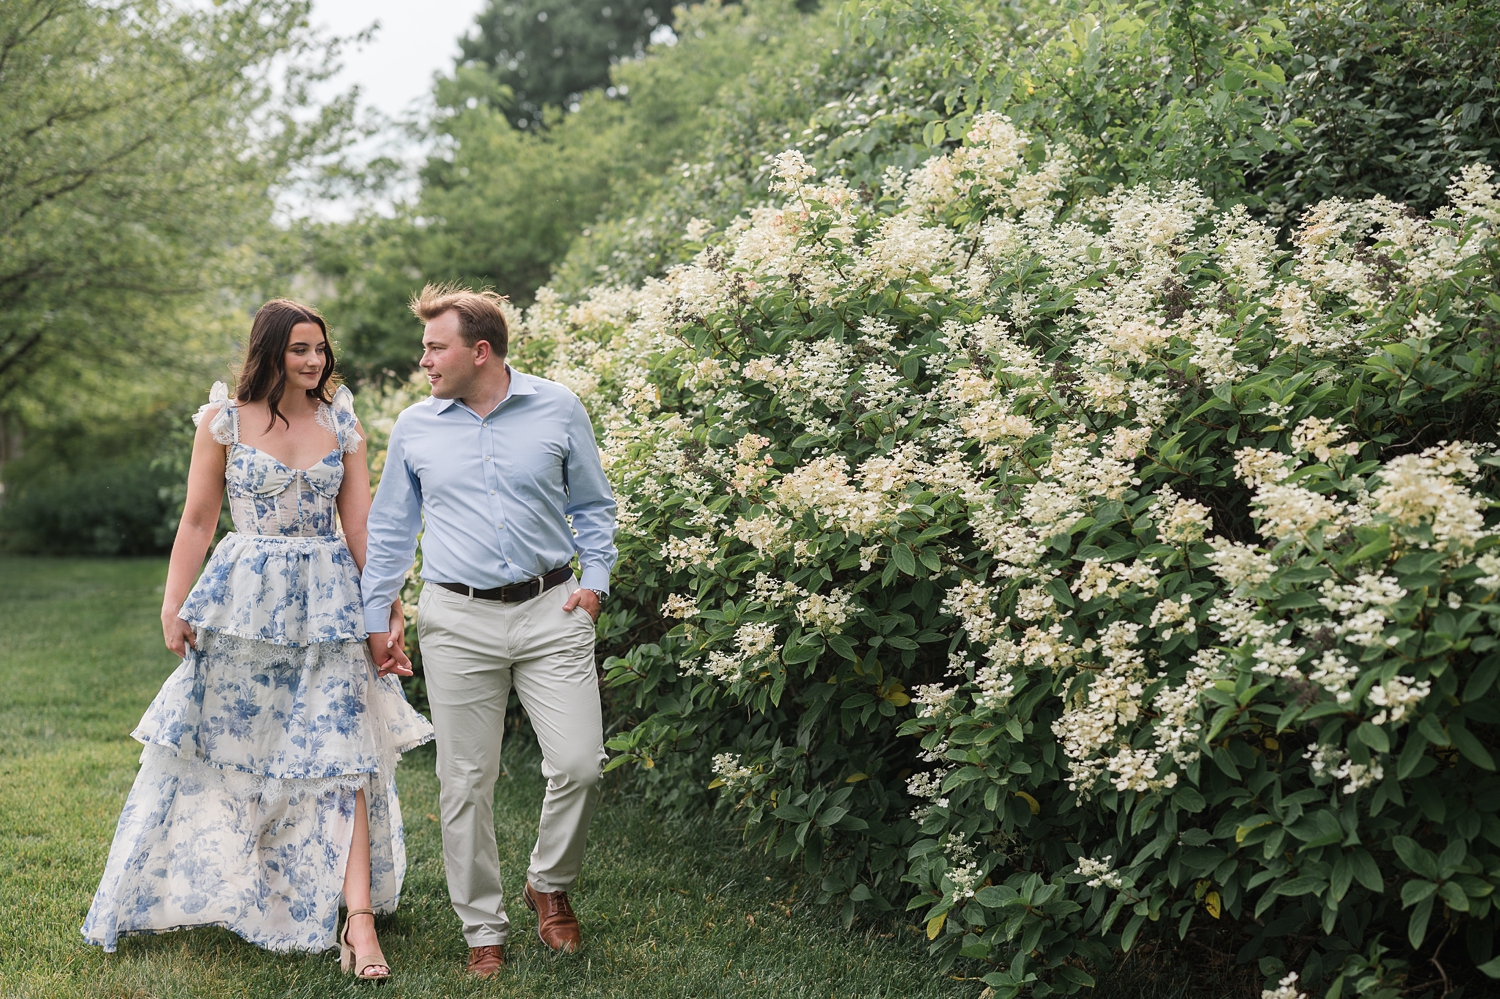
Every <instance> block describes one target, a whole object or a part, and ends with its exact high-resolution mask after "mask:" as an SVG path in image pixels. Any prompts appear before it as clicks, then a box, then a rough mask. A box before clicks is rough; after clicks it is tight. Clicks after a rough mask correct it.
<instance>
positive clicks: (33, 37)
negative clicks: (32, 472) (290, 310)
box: [0, 0, 352, 409]
mask: <svg viewBox="0 0 1500 999" xmlns="http://www.w3.org/2000/svg"><path fill="white" fill-rule="evenodd" d="M309 6H310V4H309V2H308V0H224V2H221V3H218V4H216V5H215V6H214V7H212V8H209V9H197V8H186V9H184V8H179V7H177V6H175V5H172V4H169V3H166V2H160V0H114V2H110V3H88V2H85V0H16V2H11V3H6V4H4V5H0V406H5V407H6V408H8V409H14V408H15V407H16V406H18V405H20V404H21V403H22V402H23V401H24V397H26V396H28V395H29V396H36V397H39V396H41V395H42V394H43V392H44V391H45V382H46V380H47V378H46V376H47V375H48V374H49V373H52V372H55V369H71V370H72V371H73V372H75V373H76V372H77V371H78V370H80V369H81V368H84V367H93V368H105V369H107V368H109V367H110V366H111V365H112V364H120V365H129V364H131V363H140V362H141V361H142V359H143V358H144V359H146V360H147V361H148V362H149V363H166V364H170V363H171V362H172V360H173V352H172V351H170V350H158V349H157V348H159V347H161V346H164V345H166V344H168V343H170V342H174V340H175V342H177V343H178V344H179V345H180V344H181V343H182V342H183V341H184V339H185V336H186V334H188V333H189V332H190V331H189V329H187V328H185V327H188V325H189V324H188V323H186V322H183V321H182V317H181V311H180V310H183V309H190V308H191V307H192V306H190V304H189V303H194V304H198V303H201V302H202V301H203V300H204V299H205V298H206V297H208V296H209V293H211V292H222V291H224V290H226V289H233V288H235V287H237V286H238V287H243V286H244V284H245V278H246V277H247V276H249V275H251V274H253V273H254V271H255V270H256V269H257V268H259V267H260V266H262V260H260V259H257V257H256V255H255V253H254V252H253V251H252V250H251V244H252V243H253V240H254V239H255V237H257V236H258V235H261V234H264V233H265V232H266V231H267V228H268V225H269V222H270V219H271V215H272V211H273V207H274V203H273V194H274V192H275V189H276V187H277V185H279V184H281V183H284V182H286V181H287V180H288V179H289V178H290V177H291V176H293V174H294V173H295V172H296V171H298V170H299V169H301V168H303V167H305V166H307V165H309V164H311V163H313V162H314V161H315V160H316V158H317V157H318V156H320V155H321V154H323V153H325V152H326V151H328V150H331V149H334V148H336V147H337V146H338V145H339V143H340V142H341V141H342V138H343V136H344V134H345V129H346V126H347V125H348V123H349V120H350V109H351V106H352V95H351V96H350V97H347V98H345V99H342V100H339V101H336V102H334V103H333V104H331V105H329V106H326V107H323V108H315V107H314V104H313V101H312V97H311V95H310V93H309V87H310V85H311V84H312V83H314V82H316V81H318V80H321V79H325V78H326V77H327V76H328V75H329V72H330V71H331V69H332V68H333V65H334V64H333V61H332V60H333V59H334V57H335V56H336V52H337V46H336V44H330V43H328V42H326V41H324V40H322V39H320V38H319V36H317V35H316V34H315V33H314V32H313V31H312V30H311V29H310V27H309V25H308V19H307V14H308V10H309ZM277 67H282V68H281V69H278V68H277ZM309 112H311V113H309Z"/></svg>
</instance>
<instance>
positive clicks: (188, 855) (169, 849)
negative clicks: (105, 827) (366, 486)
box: [83, 384, 432, 951]
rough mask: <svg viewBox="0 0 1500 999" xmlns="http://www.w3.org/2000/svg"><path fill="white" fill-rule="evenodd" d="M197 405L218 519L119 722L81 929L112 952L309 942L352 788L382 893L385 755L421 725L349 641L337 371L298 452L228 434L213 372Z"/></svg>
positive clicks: (326, 893) (308, 946)
mask: <svg viewBox="0 0 1500 999" xmlns="http://www.w3.org/2000/svg"><path fill="white" fill-rule="evenodd" d="M205 416H207V417H209V418H210V419H211V420H212V422H211V423H210V428H211V430H212V431H213V434H214V437H215V439H216V440H218V441H219V442H220V443H223V444H226V445H227V446H228V449H229V450H228V459H227V461H228V466H227V468H226V471H225V485H226V488H227V491H228V494H229V507H230V512H231V513H232V514H233V516H234V526H235V531H234V533H232V534H229V535H228V536H226V537H225V538H224V540H223V541H222V542H220V543H219V545H218V547H217V548H216V549H215V550H214V553H213V556H212V557H211V558H210V559H209V561H208V565H207V566H206V567H205V568H204V570H203V574H202V576H201V577H200V578H199V579H198V583H197V585H196V586H194V587H193V590H192V592H191V593H190V594H189V595H188V598H187V600H186V601H185V602H184V603H183V605H182V610H181V611H180V612H179V614H180V616H181V617H182V618H183V619H184V620H186V621H187V622H188V623H189V624H191V625H192V626H193V629H194V631H195V632H196V634H197V648H196V649H192V648H190V649H189V650H188V654H187V658H186V659H184V660H183V661H182V665H181V666H179V667H178V668H177V671H176V672H174V673H173V674H172V676H171V677H169V678H168V679H167V681H166V683H165V684H163V685H162V688H161V691H160V693H158V694H157V695H156V700H154V701H153V702H152V703H151V707H150V708H148V709H147V711H146V714H145V717H143V718H142V719H141V723H140V725H139V726H137V728H136V730H135V731H134V732H133V733H132V735H133V736H134V737H135V738H136V739H137V740H138V741H140V742H141V743H143V744H144V746H145V749H144V750H143V751H142V753H141V769H140V773H139V774H138V775H137V777H136V780H135V786H134V787H133V788H131V791H130V797H129V799H128V800H127V801H126V803H125V809H124V811H123V812H122V813H121V815H120V823H119V826H118V828H117V829H116V832H115V839H114V844H113V845H112V846H111V847H110V852H109V861H108V862H107V864H106V865H105V869H104V879H103V881H102V882H101V883H100V885H99V890H98V892H97V893H96V894H95V895H94V903H93V905H92V906H91V907H90V908H89V913H88V917H87V918H86V919H85V920H84V924H83V936H84V939H85V940H87V941H88V942H89V943H92V944H97V945H99V946H102V947H103V948H104V949H105V950H106V951H113V950H114V949H115V946H116V943H117V941H118V939H119V938H120V937H121V936H125V935H128V934H131V933H158V932H162V931H164V930H172V929H178V928H182V927H187V926H223V927H226V928H228V929H230V930H233V931H234V932H235V933H238V934H239V935H240V936H242V937H244V938H245V939H246V940H249V941H250V942H251V943H255V944H259V945H260V946H262V947H266V948H268V949H271V950H308V951H320V950H325V949H327V948H329V947H332V946H334V945H335V944H336V942H337V941H336V939H335V933H336V923H337V919H338V907H339V902H340V899H341V897H342V892H343V883H344V864H345V860H346V858H347V857H348V855H349V844H350V840H351V838H352V835H353V830H354V805H355V794H356V793H357V792H359V791H361V790H362V791H364V792H365V802H366V805H367V809H368V816H369V824H370V891H371V898H372V902H373V905H374V908H375V910H376V911H377V912H391V911H393V910H394V909H395V908H396V903H397V900H398V899H399V897H400V894H401V882H402V879H403V877H404V876H405V874H406V848H405V842H404V839H403V833H402V826H401V806H400V803H399V802H398V801H397V798H396V784H395V779H394V775H395V768H396V763H397V760H398V759H399V757H400V755H401V754H402V753H403V752H406V751H407V750H409V749H412V748H414V747H416V746H418V745H421V744H422V743H424V742H427V741H429V740H430V739H431V738H432V726H431V725H430V724H429V723H428V722H427V720H426V719H425V718H423V717H422V716H421V715H420V714H418V713H417V712H416V711H415V710H414V709H413V708H412V707H411V705H409V704H408V703H407V702H406V698H405V696H404V695H403V694H402V691H401V685H400V683H399V682H398V681H397V680H396V678H394V677H390V676H386V677H378V676H377V675H376V672H375V669H374V666H373V665H372V664H371V662H370V659H369V656H368V654H367V653H366V651H365V645H364V639H365V638H366V632H365V630H364V626H363V613H362V605H361V601H360V590H359V571H358V569H357V568H356V567H355V564H354V558H353V556H352V555H350V554H349V548H348V546H346V545H345V544H344V539H343V537H342V536H341V535H340V534H338V533H337V525H336V523H335V517H334V513H335V500H336V498H337V496H338V492H339V486H340V485H341V484H342V482H343V475H344V465H343V458H344V455H345V454H346V453H348V452H351V451H354V450H356V449H357V448H358V447H359V444H360V437H359V434H358V432H357V431H356V429H355V419H354V412H353V408H352V406H351V404H350V396H349V392H348V390H347V389H343V388H341V389H339V392H338V395H337V397H336V398H335V399H334V403H333V405H332V406H324V407H322V408H321V409H320V411H319V413H318V422H319V423H320V424H322V425H323V426H324V427H326V428H327V429H329V430H330V431H332V432H333V434H334V435H335V436H336V437H337V439H338V447H337V448H336V449H335V450H333V451H332V452H330V453H329V454H328V456H327V457H325V458H324V459H323V460H322V461H321V462H319V463H318V464H316V465H314V466H313V467H312V468H308V469H294V468H288V467H287V466H286V465H283V464H282V463H281V462H279V461H277V460H276V459H275V458H272V457H271V456H270V455H268V454H265V453H264V452H261V451H258V450H256V449H255V448H252V447H249V446H247V445H244V444H241V443H240V442H239V413H238V411H237V410H236V408H235V406H234V404H233V403H232V402H230V401H229V400H228V393H227V391H226V390H225V388H224V386H223V385H222V384H216V385H215V386H214V392H213V394H212V395H211V396H210V402H209V404H208V405H206V406H204V407H203V409H202V410H200V411H199V414H198V417H197V419H198V420H200V421H201V420H202V419H203V418H204V417H205Z"/></svg>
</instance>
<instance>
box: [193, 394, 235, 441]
mask: <svg viewBox="0 0 1500 999" xmlns="http://www.w3.org/2000/svg"><path fill="white" fill-rule="evenodd" d="M210 413H212V414H213V420H212V421H211V422H210V423H209V425H208V429H209V432H210V433H212V434H213V437H214V440H216V441H218V442H219V443H220V444H224V445H229V444H238V443H239V440H240V420H239V413H238V411H237V410H236V409H235V407H234V404H233V403H231V402H230V401H229V386H227V385H225V384H224V383H223V382H214V385H213V388H211V389H209V390H208V402H206V403H204V404H203V405H201V406H199V407H198V412H196V413H194V414H193V426H195V427H196V426H199V425H201V424H202V423H203V420H204V418H205V417H207V416H208V415H210Z"/></svg>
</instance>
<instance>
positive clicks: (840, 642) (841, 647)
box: [828, 635, 859, 662]
mask: <svg viewBox="0 0 1500 999" xmlns="http://www.w3.org/2000/svg"><path fill="white" fill-rule="evenodd" d="M828 647H829V648H830V649H832V650H833V651H835V652H837V653H838V654H839V655H840V656H842V657H844V658H845V659H848V660H850V661H852V662H859V653H858V652H855V651H854V643H853V642H851V641H849V639H847V638H845V637H844V636H843V635H829V636H828Z"/></svg>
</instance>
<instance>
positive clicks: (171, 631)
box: [161, 611, 198, 659]
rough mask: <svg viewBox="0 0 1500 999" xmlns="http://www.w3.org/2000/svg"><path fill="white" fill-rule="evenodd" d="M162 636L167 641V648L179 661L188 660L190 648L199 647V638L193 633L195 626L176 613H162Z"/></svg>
mask: <svg viewBox="0 0 1500 999" xmlns="http://www.w3.org/2000/svg"><path fill="white" fill-rule="evenodd" d="M161 634H162V638H164V639H166V642H167V648H169V649H171V650H172V654H173V655H175V656H176V657H177V658H178V659H186V658H187V650H188V647H189V646H191V647H193V648H195V649H196V648H197V647H198V636H197V635H196V634H195V633H194V632H193V626H192V625H190V624H188V623H187V622H186V621H184V620H183V619H182V618H180V617H178V616H177V612H176V611H162V612H161Z"/></svg>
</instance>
